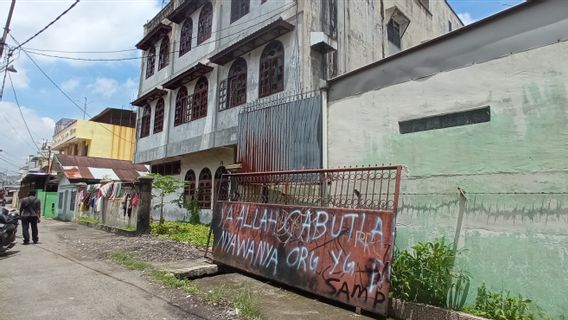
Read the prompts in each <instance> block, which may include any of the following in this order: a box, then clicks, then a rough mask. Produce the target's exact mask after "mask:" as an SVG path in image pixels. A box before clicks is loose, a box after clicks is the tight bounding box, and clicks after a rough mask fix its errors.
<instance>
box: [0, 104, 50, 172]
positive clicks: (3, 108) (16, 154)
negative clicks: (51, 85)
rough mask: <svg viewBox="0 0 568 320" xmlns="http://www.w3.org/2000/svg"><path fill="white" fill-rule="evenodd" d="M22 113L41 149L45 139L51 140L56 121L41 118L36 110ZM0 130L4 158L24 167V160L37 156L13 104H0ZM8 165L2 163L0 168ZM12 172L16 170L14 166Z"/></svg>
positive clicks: (24, 109) (0, 147) (27, 110)
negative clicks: (27, 157)
mask: <svg viewBox="0 0 568 320" xmlns="http://www.w3.org/2000/svg"><path fill="white" fill-rule="evenodd" d="M22 113H23V115H24V118H25V119H26V123H27V124H28V127H29V128H30V131H31V133H32V136H33V138H34V140H33V142H35V143H36V144H37V145H38V146H40V147H41V142H42V140H43V139H47V140H51V137H52V135H53V129H54V127H55V121H54V120H53V119H51V118H48V117H41V116H39V115H38V114H37V113H36V112H35V111H34V110H32V109H29V108H26V107H22ZM0 123H1V125H0V128H1V132H2V136H3V137H5V138H4V139H1V140H0V149H2V150H4V153H5V154H3V155H2V156H3V157H5V158H7V159H9V160H13V161H15V163H13V164H14V165H16V166H23V165H24V159H25V157H26V156H28V155H30V154H35V153H36V149H35V146H34V144H33V142H32V138H30V136H29V134H28V132H27V131H26V127H25V125H24V122H23V121H22V117H21V116H20V112H19V110H18V106H17V105H16V104H14V103H11V102H5V101H2V102H0ZM8 155H9V156H8ZM5 164H6V163H5V162H3V161H2V163H0V167H2V168H3V167H4V165H5ZM9 169H10V170H15V168H14V167H13V166H10V167H9Z"/></svg>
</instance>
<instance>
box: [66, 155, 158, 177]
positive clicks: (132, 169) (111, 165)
mask: <svg viewBox="0 0 568 320" xmlns="http://www.w3.org/2000/svg"><path fill="white" fill-rule="evenodd" d="M55 157H56V159H57V162H58V164H59V166H60V168H61V169H62V170H63V174H64V175H65V177H66V178H67V179H69V181H74V182H76V181H87V180H90V181H92V180H103V179H108V180H115V181H130V182H131V181H134V180H136V178H138V177H139V176H144V175H147V174H148V168H147V167H146V166H144V165H141V164H133V163H132V162H130V161H128V160H115V159H105V158H95V157H83V156H70V155H65V154H58V155H56V156H55Z"/></svg>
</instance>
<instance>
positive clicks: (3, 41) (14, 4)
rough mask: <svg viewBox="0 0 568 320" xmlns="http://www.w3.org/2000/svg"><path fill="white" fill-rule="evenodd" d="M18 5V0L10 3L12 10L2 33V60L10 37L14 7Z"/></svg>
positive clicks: (0, 44)
mask: <svg viewBox="0 0 568 320" xmlns="http://www.w3.org/2000/svg"><path fill="white" fill-rule="evenodd" d="M15 6H16V0H12V4H11V5H10V11H9V12H8V19H6V26H5V27H4V34H3V35H2V41H1V42H0V61H1V60H2V54H3V53H4V46H5V45H6V38H7V37H8V32H10V22H11V21H12V13H13V12H14V7H15Z"/></svg>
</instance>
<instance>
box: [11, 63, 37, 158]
mask: <svg viewBox="0 0 568 320" xmlns="http://www.w3.org/2000/svg"><path fill="white" fill-rule="evenodd" d="M8 80H10V86H11V87H12V92H13V93H14V100H16V105H17V106H18V110H19V111H20V116H21V117H22V121H24V125H25V127H26V130H27V131H28V134H29V135H30V139H32V143H33V144H34V146H35V147H36V148H37V151H40V148H39V147H38V145H37V144H36V143H35V140H34V137H33V136H32V132H31V131H30V127H29V126H28V122H27V121H26V118H25V117H24V113H23V112H22V107H20V102H19V101H18V96H17V95H16V88H14V83H13V82H12V76H11V75H10V74H8Z"/></svg>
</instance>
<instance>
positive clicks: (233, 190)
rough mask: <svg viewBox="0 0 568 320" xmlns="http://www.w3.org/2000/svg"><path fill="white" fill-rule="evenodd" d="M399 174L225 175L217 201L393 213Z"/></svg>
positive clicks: (369, 170) (360, 170)
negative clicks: (373, 210) (372, 210)
mask: <svg viewBox="0 0 568 320" xmlns="http://www.w3.org/2000/svg"><path fill="white" fill-rule="evenodd" d="M400 172H401V168H400V167H398V166H389V167H355V168H341V169H313V170H291V171H275V172H259V173H241V174H228V175H226V176H224V177H223V179H222V181H221V183H219V191H218V194H219V198H218V200H221V201H224V200H229V201H239V202H252V203H270V204H282V205H294V206H319V207H332V208H355V209H375V210H388V211H396V209H397V199H398V190H399V186H398V181H400Z"/></svg>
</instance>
